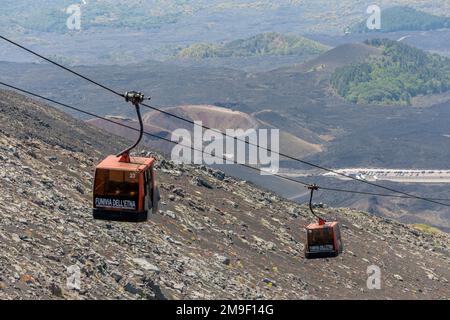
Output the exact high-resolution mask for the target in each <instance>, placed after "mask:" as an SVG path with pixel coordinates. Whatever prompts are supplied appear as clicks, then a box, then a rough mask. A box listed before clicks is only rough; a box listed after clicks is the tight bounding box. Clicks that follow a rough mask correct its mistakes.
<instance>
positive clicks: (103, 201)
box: [95, 198, 136, 210]
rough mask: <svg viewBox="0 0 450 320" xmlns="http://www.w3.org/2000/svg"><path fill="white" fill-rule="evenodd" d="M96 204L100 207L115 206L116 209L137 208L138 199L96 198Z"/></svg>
mask: <svg viewBox="0 0 450 320" xmlns="http://www.w3.org/2000/svg"><path fill="white" fill-rule="evenodd" d="M95 206H96V207H99V208H115V209H129V210H135V209H136V201H133V200H121V199H109V198H95Z"/></svg>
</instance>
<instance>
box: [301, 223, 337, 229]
mask: <svg viewBox="0 0 450 320" xmlns="http://www.w3.org/2000/svg"><path fill="white" fill-rule="evenodd" d="M336 224H338V222H337V221H330V222H325V224H323V225H320V224H318V223H311V224H309V225H308V226H306V229H323V228H329V227H334V226H335V225H336Z"/></svg>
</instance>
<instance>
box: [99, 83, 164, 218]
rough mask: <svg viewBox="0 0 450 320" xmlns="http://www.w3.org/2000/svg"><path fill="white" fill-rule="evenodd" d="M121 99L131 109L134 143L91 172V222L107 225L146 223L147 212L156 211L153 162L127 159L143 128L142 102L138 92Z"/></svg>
mask: <svg viewBox="0 0 450 320" xmlns="http://www.w3.org/2000/svg"><path fill="white" fill-rule="evenodd" d="M123 96H124V98H125V100H126V101H127V102H131V103H132V104H133V105H134V106H135V108H136V113H137V116H138V120H139V125H140V133H139V137H138V139H137V141H136V142H135V143H134V144H133V145H132V146H130V147H128V148H127V149H125V150H123V151H122V152H120V153H118V154H117V155H110V156H108V157H107V158H106V159H104V160H103V161H102V162H100V163H99V164H98V165H97V167H96V169H95V178H94V190H93V216H94V219H100V220H111V221H128V222H142V221H147V219H148V218H149V212H150V210H151V212H152V213H153V214H155V213H157V211H158V202H159V189H158V186H157V184H156V177H155V171H154V168H153V166H154V162H155V159H154V158H144V157H130V151H131V150H132V149H134V148H135V147H136V146H137V145H138V144H139V142H140V141H141V139H142V136H143V132H144V126H143V122H142V117H141V113H140V109H139V105H140V103H142V102H143V101H144V99H145V97H144V95H143V94H142V93H140V92H135V91H131V92H126V93H125V94H124V95H123Z"/></svg>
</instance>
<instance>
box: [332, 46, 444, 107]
mask: <svg viewBox="0 0 450 320" xmlns="http://www.w3.org/2000/svg"><path fill="white" fill-rule="evenodd" d="M366 44H368V45H371V46H375V47H377V48H380V49H381V50H382V55H381V57H371V58H370V59H368V60H367V61H366V62H365V63H361V64H355V65H350V66H345V67H342V68H338V69H336V71H335V72H334V73H333V75H332V78H331V85H332V86H333V88H334V89H335V90H336V92H337V93H338V94H339V95H341V96H342V97H344V98H345V99H347V100H348V101H350V102H353V103H358V104H388V105H389V104H400V105H410V104H411V98H412V97H415V96H418V95H429V94H437V93H442V92H446V91H448V90H450V59H449V58H446V57H442V56H439V55H436V54H429V53H426V52H424V51H422V50H419V49H416V48H413V47H411V46H408V45H406V44H404V43H401V42H397V41H392V40H387V39H374V40H368V41H366Z"/></svg>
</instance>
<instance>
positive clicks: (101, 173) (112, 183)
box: [94, 169, 139, 198]
mask: <svg viewBox="0 0 450 320" xmlns="http://www.w3.org/2000/svg"><path fill="white" fill-rule="evenodd" d="M94 190H95V194H96V195H98V196H111V197H132V198H134V197H136V196H138V194H139V177H138V174H137V173H135V172H132V171H118V170H105V169H99V170H98V171H97V177H96V179H95V188H94Z"/></svg>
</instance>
